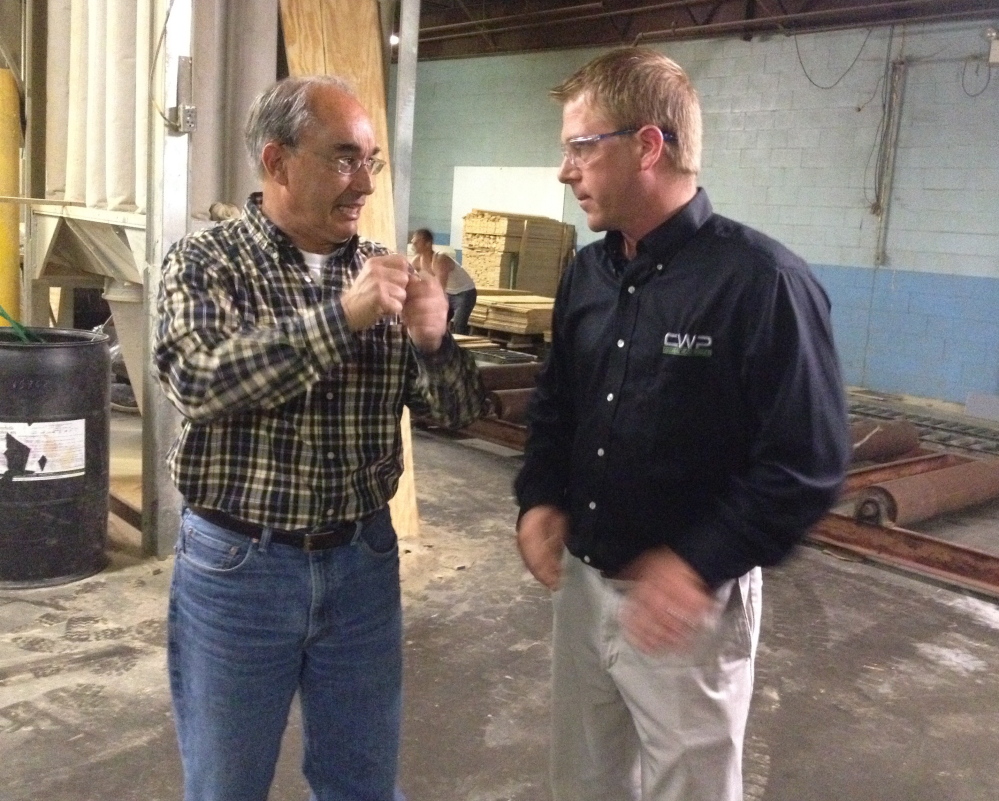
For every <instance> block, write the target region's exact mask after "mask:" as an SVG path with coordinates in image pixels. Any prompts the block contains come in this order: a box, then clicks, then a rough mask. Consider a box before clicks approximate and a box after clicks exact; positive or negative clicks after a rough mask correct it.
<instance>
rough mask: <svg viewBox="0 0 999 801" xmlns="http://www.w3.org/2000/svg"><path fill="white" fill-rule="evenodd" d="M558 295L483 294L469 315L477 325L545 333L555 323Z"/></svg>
mask: <svg viewBox="0 0 999 801" xmlns="http://www.w3.org/2000/svg"><path fill="white" fill-rule="evenodd" d="M554 304H555V300H554V298H546V297H542V296H540V295H531V294H523V293H519V294H509V295H504V294H480V295H479V296H478V299H477V300H476V303H475V307H474V308H473V309H472V313H471V315H470V316H469V318H468V324H469V325H470V326H472V327H474V328H484V329H486V330H488V331H508V332H510V333H513V334H544V332H545V331H548V330H550V329H551V326H552V306H553V305H554Z"/></svg>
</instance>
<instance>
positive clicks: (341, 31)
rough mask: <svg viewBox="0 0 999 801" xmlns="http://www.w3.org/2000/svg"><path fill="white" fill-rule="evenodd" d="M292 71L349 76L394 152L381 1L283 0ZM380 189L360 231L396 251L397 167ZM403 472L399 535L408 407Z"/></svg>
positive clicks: (404, 532) (383, 176) (412, 507)
mask: <svg viewBox="0 0 999 801" xmlns="http://www.w3.org/2000/svg"><path fill="white" fill-rule="evenodd" d="M281 24H282V26H283V29H284V44H285V50H286V51H287V53H288V70H289V72H291V74H292V75H339V76H340V77H343V78H347V79H348V80H349V81H350V82H351V83H352V84H353V85H354V88H355V89H356V91H357V96H358V98H359V99H360V101H361V104H362V105H363V106H364V107H365V108H366V109H367V110H368V114H369V116H370V117H371V124H372V126H373V127H374V131H375V139H376V140H377V142H378V146H379V147H380V148H381V152H382V153H383V154H389V141H388V122H387V115H386V110H385V107H386V101H385V62H384V58H383V54H382V44H381V42H382V32H381V22H380V19H379V13H378V3H377V0H281ZM374 181H375V192H374V194H373V195H371V196H370V197H369V198H368V199H367V201H366V202H365V204H364V209H363V210H362V212H361V218H360V221H359V223H358V231H359V233H360V234H361V235H362V236H365V237H367V238H369V239H374V240H376V241H378V242H381V243H382V244H383V245H385V246H386V247H388V248H390V249H392V250H395V249H396V244H397V243H396V241H395V210H394V206H393V203H392V170H391V169H385V170H382V171H381V172H380V173H379V174H378V176H377V177H375V178H374ZM402 453H403V468H404V469H403V474H402V476H401V477H400V479H399V489H398V491H397V492H396V494H395V497H394V498H392V501H391V503H390V504H389V507H390V508H391V510H392V523H393V525H394V526H395V529H396V531H397V532H398V533H399V535H400V536H414V537H415V536H417V535H418V534H419V529H420V520H419V510H418V509H417V506H416V483H415V479H414V476H413V441H412V431H411V429H410V422H409V410H408V409H407V410H406V411H405V413H404V414H403V418H402Z"/></svg>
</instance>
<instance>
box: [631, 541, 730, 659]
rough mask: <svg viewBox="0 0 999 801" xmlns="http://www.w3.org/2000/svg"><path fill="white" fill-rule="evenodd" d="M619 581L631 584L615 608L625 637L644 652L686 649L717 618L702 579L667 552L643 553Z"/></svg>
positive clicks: (679, 559) (712, 598)
mask: <svg viewBox="0 0 999 801" xmlns="http://www.w3.org/2000/svg"><path fill="white" fill-rule="evenodd" d="M620 578H626V579H632V580H633V581H634V582H635V584H634V586H633V587H632V588H631V589H630V590H629V591H628V594H627V596H626V598H625V602H624V605H623V606H622V608H621V624H622V625H623V626H624V633H625V636H627V638H628V639H629V640H630V641H631V643H632V644H633V645H634V646H635V647H636V648H638V649H639V650H641V651H645V652H646V653H654V652H656V651H661V650H663V649H666V648H670V649H674V650H683V649H685V648H688V647H689V646H690V644H691V642H692V641H693V639H694V636H695V635H696V634H697V633H698V631H700V630H701V629H702V628H703V627H705V626H706V625H707V624H708V622H709V620H710V618H711V617H712V615H715V614H717V609H716V607H717V603H716V601H715V597H714V595H713V594H712V593H711V591H710V590H709V589H708V586H707V585H706V584H705V583H704V581H703V579H702V578H701V577H700V575H698V573H697V572H696V571H695V570H694V569H693V568H692V567H691V566H690V565H689V564H687V563H686V562H685V561H684V560H683V559H681V558H680V557H679V556H677V555H676V554H675V553H673V551H671V550H670V549H669V548H656V549H653V550H651V551H646V552H645V553H643V554H642V555H641V556H639V557H638V558H637V559H636V560H635V561H634V562H632V563H631V564H630V565H628V567H627V568H625V570H624V571H622V572H621V574H620Z"/></svg>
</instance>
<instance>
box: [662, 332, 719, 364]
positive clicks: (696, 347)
mask: <svg viewBox="0 0 999 801" xmlns="http://www.w3.org/2000/svg"><path fill="white" fill-rule="evenodd" d="M713 342H714V340H713V339H712V338H711V337H709V336H708V335H707V334H673V333H669V334H667V335H666V336H665V337H664V338H663V353H665V354H666V355H667V356H701V357H704V358H706V357H708V356H710V355H711V346H712V344H713Z"/></svg>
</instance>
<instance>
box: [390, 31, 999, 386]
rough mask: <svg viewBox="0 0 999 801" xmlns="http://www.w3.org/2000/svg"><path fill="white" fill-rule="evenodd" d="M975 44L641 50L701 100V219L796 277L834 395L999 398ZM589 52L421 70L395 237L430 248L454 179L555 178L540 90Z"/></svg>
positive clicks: (993, 126) (581, 225)
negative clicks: (888, 158)
mask: <svg viewBox="0 0 999 801" xmlns="http://www.w3.org/2000/svg"><path fill="white" fill-rule="evenodd" d="M984 30H985V25H984V23H962V24H948V25H924V26H910V27H908V28H906V29H904V30H903V29H902V28H896V29H894V31H892V30H891V29H888V28H877V29H874V30H872V31H870V32H869V31H867V30H860V31H846V32H838V33H826V34H815V35H807V36H805V35H803V36H798V37H784V36H780V37H776V36H775V37H771V38H768V39H765V40H754V41H751V42H744V41H742V40H739V39H732V40H706V41H698V42H684V43H677V44H670V45H655V46H656V47H657V48H658V49H660V50H662V51H663V52H665V53H667V54H668V55H670V56H671V57H672V58H674V59H675V60H676V61H678V62H679V63H680V64H681V65H682V66H683V67H684V68H685V69H686V70H687V71H688V73H689V74H690V75H691V77H692V78H693V80H694V83H695V85H696V86H697V87H698V90H699V91H700V94H701V99H702V106H703V112H704V123H705V126H704V128H705V130H704V165H703V171H702V176H701V184H702V185H703V186H704V187H705V188H706V189H707V191H708V193H709V196H710V197H711V200H712V202H713V204H714V206H715V209H716V210H717V211H718V212H719V213H721V214H725V215H727V216H730V217H733V218H736V219H738V220H741V221H743V222H746V223H748V224H750V225H753V226H754V227H756V228H759V229H760V230H762V231H765V232H766V233H768V234H770V235H771V236H774V237H776V238H777V239H780V240H781V241H782V242H784V243H785V244H786V245H788V246H789V247H790V248H792V249H793V250H795V251H796V252H798V253H799V254H801V255H802V256H803V257H804V258H805V259H807V260H808V261H809V262H810V263H811V264H813V265H814V266H815V268H816V272H817V273H818V274H819V275H820V277H821V279H822V280H823V282H824V284H825V285H826V288H827V290H828V291H829V294H830V297H831V299H832V302H833V306H834V311H833V318H834V325H835V326H836V335H837V339H838V343H839V347H840V351H841V356H842V359H843V362H844V366H845V371H846V376H847V380H848V381H849V382H850V383H852V384H857V385H861V386H865V387H868V388H870V389H874V390H877V391H884V392H899V393H905V394H912V395H918V396H923V397H931V398H938V399H942V400H949V401H956V402H963V401H964V400H965V398H966V396H967V394H968V393H969V392H984V393H992V394H999V331H997V323H996V322H995V321H996V319H999V67H997V66H993V67H992V68H991V70H992V73H996V74H990V72H989V67H988V65H987V64H986V63H985V60H984V57H985V54H986V53H987V42H986V40H985V38H984ZM597 52H598V51H596V50H573V51H562V52H553V53H545V54H535V55H521V56H501V57H484V58H476V59H466V60H460V61H440V62H426V63H421V64H420V65H419V67H418V76H417V94H416V121H415V136H414V163H413V189H412V198H411V214H410V227H413V228H415V227H422V226H425V227H429V228H431V229H433V230H435V231H439V232H441V235H439V236H438V241H446V240H447V238H448V237H447V232H448V231H449V228H450V216H451V184H452V177H453V176H452V172H453V169H454V167H455V166H516V167H542V166H544V167H553V166H557V164H558V149H557V144H558V134H559V128H560V109H559V108H558V107H557V106H556V105H555V104H553V103H552V102H551V101H550V100H549V99H548V97H547V90H548V89H549V88H550V87H551V86H553V85H555V84H557V83H558V82H559V81H561V80H562V79H563V78H565V77H566V76H567V75H569V74H570V73H571V72H572V71H573V70H574V69H575V68H576V67H578V66H579V65H581V64H583V63H585V62H586V61H587V60H589V59H590V58H591V57H592V56H593V55H594V54H596V53H597ZM892 60H895V61H897V60H904V61H905V63H906V65H907V67H906V71H907V72H906V82H905V89H904V95H903V99H902V106H901V109H902V117H901V126H900V131H899V137H898V143H897V150H896V155H895V175H894V184H893V191H892V194H891V200H890V205H889V213H888V215H887V218H886V225H887V232H886V235H885V244H886V248H885V251H886V259H885V262H884V263H883V264H880V265H875V253H876V251H877V247H878V237H879V225H880V224H881V220H879V218H878V217H876V216H875V215H874V214H872V213H871V211H870V207H871V203H872V201H873V199H874V156H873V154H874V151H875V149H876V147H877V143H878V135H879V131H880V129H881V126H882V116H883V115H882V98H883V87H884V83H885V81H884V78H885V73H886V61H892ZM820 87H830V88H820ZM565 220H566V221H567V222H570V223H573V224H574V225H575V226H576V230H577V235H578V242H579V243H580V244H584V243H586V242H588V241H592V240H593V239H595V238H597V237H599V236H600V234H594V233H592V232H590V231H588V230H587V229H586V225H585V220H584V218H583V217H582V215H581V214H580V213H579V212H578V208H577V207H576V205H575V202H574V200H573V198H572V196H571V194H569V195H568V198H567V203H566V215H565ZM453 244H454V245H456V246H460V243H453Z"/></svg>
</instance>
